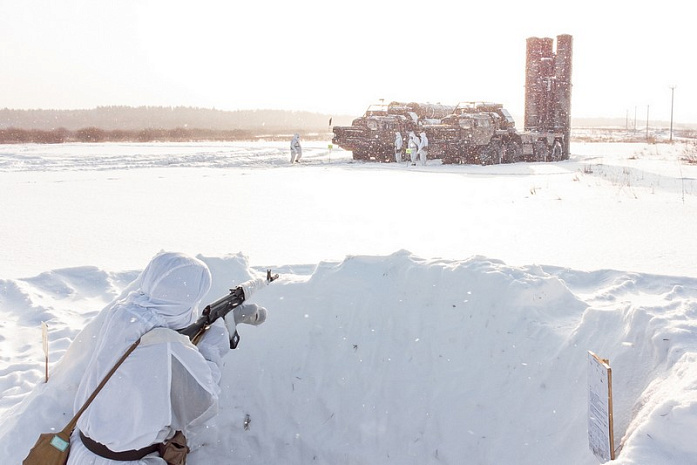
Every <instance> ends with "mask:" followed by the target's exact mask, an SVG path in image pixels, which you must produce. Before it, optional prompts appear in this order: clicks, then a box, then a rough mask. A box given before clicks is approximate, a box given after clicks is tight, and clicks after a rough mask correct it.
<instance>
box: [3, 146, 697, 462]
mask: <svg viewBox="0 0 697 465" xmlns="http://www.w3.org/2000/svg"><path fill="white" fill-rule="evenodd" d="M685 147H686V146H685V145H684V144H681V143H678V144H674V145H663V144H660V145H647V144H629V143H622V144H618V143H575V144H572V157H571V160H569V161H566V162H561V163H519V164H513V165H499V166H488V167H482V166H442V165H440V163H439V162H436V161H432V162H429V164H428V165H427V166H426V167H421V166H416V167H412V166H406V165H395V164H377V163H354V162H352V161H351V156H350V153H348V152H344V151H342V150H338V149H336V148H335V149H334V150H333V151H331V152H330V151H329V149H328V148H327V143H326V142H324V143H323V142H305V143H304V148H305V155H304V158H303V162H302V163H301V164H300V165H295V166H290V165H289V164H288V158H289V154H288V150H287V143H276V142H255V143H251V142H250V143H235V144H229V143H227V144H225V143H220V144H94V145H92V144H74V145H73V144H68V145H52V146H43V145H19V146H0V212H2V228H0V244H2V248H1V250H2V254H1V255H0V344H1V350H0V420H1V421H0V458H2V463H3V464H5V463H7V464H19V463H20V462H21V460H22V459H23V458H24V456H25V455H26V453H27V451H28V449H29V447H30V446H31V445H32V444H33V443H34V442H35V440H36V438H37V437H38V434H39V433H40V432H45V431H49V430H50V429H51V428H62V427H63V426H64V424H65V423H66V422H67V420H68V419H69V417H70V415H71V413H72V412H71V405H72V402H71V400H72V395H73V392H74V389H75V387H76V384H77V382H78V381H79V376H80V372H81V369H82V367H83V366H84V364H85V362H86V360H85V356H86V354H88V353H89V351H90V347H91V345H92V344H93V340H92V339H91V335H92V334H93V332H94V330H95V326H96V322H98V320H93V319H94V317H95V316H96V315H98V313H99V311H100V310H101V309H102V308H103V307H104V306H105V305H106V304H107V303H108V302H109V301H111V300H112V299H114V298H115V297H117V296H118V295H119V293H120V292H121V290H122V289H123V287H124V286H125V285H126V284H127V283H128V282H130V281H131V280H132V279H133V278H134V277H135V276H136V275H137V273H138V271H139V270H140V269H142V267H144V266H145V264H147V262H148V261H149V259H150V258H151V257H152V256H153V255H154V254H155V253H157V252H159V251H160V250H163V249H164V250H173V251H181V252H187V253H191V254H195V255H199V256H200V257H201V258H202V259H203V260H204V261H206V262H207V263H208V264H209V266H210V267H211V269H212V272H213V276H214V286H213V289H212V290H211V293H210V295H209V299H208V300H209V301H212V300H214V299H215V298H217V297H220V296H221V295H223V294H225V293H226V291H227V289H228V288H229V287H230V286H233V285H235V284H237V283H239V282H242V281H244V280H245V279H247V278H249V277H250V276H252V275H258V274H261V273H263V272H264V270H265V269H266V268H267V267H271V268H273V269H274V270H275V271H277V272H279V273H280V274H281V276H282V277H281V279H280V280H279V281H277V282H275V283H274V284H273V285H271V286H269V287H268V288H266V289H265V290H263V291H261V292H259V294H258V295H256V296H255V298H254V301H255V302H257V303H259V304H261V305H264V306H266V307H267V308H268V309H269V312H270V315H269V319H268V321H267V322H266V323H265V324H264V325H262V326H260V327H256V328H255V327H250V328H243V329H242V331H241V332H242V342H241V344H240V348H239V349H238V350H237V351H235V352H233V353H231V354H230V355H228V356H227V359H226V370H225V372H224V374H223V397H222V401H221V404H222V407H221V413H220V415H219V416H218V417H217V418H216V419H214V420H212V421H211V422H210V423H209V425H208V426H207V427H206V428H202V429H201V430H198V431H196V432H195V433H194V434H193V435H192V437H191V441H192V443H193V444H192V448H193V452H192V454H191V455H190V458H189V461H190V462H189V463H190V464H191V465H197V464H212V463H227V462H230V461H240V462H244V463H248V464H280V463H284V464H297V465H301V464H302V465H305V464H308V463H324V464H332V465H334V464H384V463H395V464H399V465H404V464H414V465H416V464H419V465H423V464H424V463H433V464H437V463H444V464H462V463H472V464H497V465H498V464H503V463H506V464H514V463H515V464H519V465H527V464H530V465H532V464H535V465H539V464H555V465H557V464H562V463H564V464H580V465H586V464H588V465H591V464H595V463H597V462H598V460H597V459H596V458H595V456H594V455H593V454H592V452H591V451H590V450H589V447H588V433H587V410H588V382H587V367H586V359H587V354H588V351H589V350H592V351H593V352H595V353H597V354H598V355H600V356H601V357H603V358H607V359H609V360H610V364H611V365H612V369H613V393H614V414H615V417H614V421H615V438H616V441H615V442H616V444H615V446H616V448H617V449H618V459H617V460H616V463H618V464H623V465H629V464H637V465H638V464H642V465H645V464H652V465H655V464H681V465H682V464H687V463H694V462H695V458H694V457H696V456H697V445H695V442H694V439H693V436H694V432H695V431H696V430H697V364H696V363H695V362H696V361H697V266H695V252H696V251H697V246H695V245H694V238H693V235H694V232H695V231H697V166H695V165H689V164H685V163H681V162H680V159H681V157H683V156H684V150H685ZM691 147H692V146H690V148H691ZM42 321H45V322H47V323H48V327H49V339H50V343H49V348H50V375H51V378H50V381H49V383H47V384H46V383H44V356H43V352H42V344H41V329H40V323H41V322H42ZM91 321H96V322H93V323H92V324H90V322H91ZM83 328H84V329H83ZM245 418H249V420H250V423H249V424H248V425H247V426H248V429H245ZM620 445H621V450H620Z"/></svg>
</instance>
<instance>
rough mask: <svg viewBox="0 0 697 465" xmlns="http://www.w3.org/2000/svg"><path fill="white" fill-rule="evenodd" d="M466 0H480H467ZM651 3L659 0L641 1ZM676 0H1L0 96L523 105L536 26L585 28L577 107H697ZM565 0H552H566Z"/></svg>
mask: <svg viewBox="0 0 697 465" xmlns="http://www.w3.org/2000/svg"><path fill="white" fill-rule="evenodd" d="M470 4H471V5H470ZM645 4H650V5H651V7H646V6H645ZM687 5H689V3H685V2H678V1H677V0H665V1H662V2H632V1H628V0H605V1H596V0H584V1H575V2H572V1H562V0H558V1H548V0H528V1H520V0H515V1H510V2H509V1H506V0H501V1H498V2H492V1H487V2H484V1H477V2H469V1H453V0H428V1H412V0H396V1H392V0H333V1H332V0H296V1H291V0H277V1H267V0H252V1H249V2H244V0H242V1H239V0H237V1H230V0H220V1H209V0H196V1H189V2H183V1H177V0H2V2H1V3H0V44H1V48H0V69H1V74H0V76H1V77H0V80H1V82H0V108H13V109H28V108H44V109H48V108H56V109H75V108H94V107H96V106H104V105H130V106H141V105H162V106H179V105H184V106H197V107H205V108H217V109H222V110H236V109H254V108H265V109H266V108H269V109H289V110H309V111H316V112H322V113H328V114H348V115H358V114H362V113H363V111H364V110H365V108H366V107H367V106H368V105H369V104H370V103H373V102H375V101H377V100H378V99H380V98H384V99H385V100H387V101H391V100H400V101H416V102H440V103H444V104H456V103H457V102H458V101H465V100H489V101H496V102H500V103H503V104H504V105H505V106H506V107H507V108H509V109H510V110H511V112H512V113H513V114H514V115H522V113H523V105H524V89H523V85H524V82H525V69H524V67H525V46H526V39H527V38H528V37H556V36H557V35H559V34H571V35H572V36H573V37H574V57H573V91H572V115H573V116H575V117H596V116H607V117H621V118H625V117H626V116H627V115H629V117H630V120H632V123H633V120H634V117H635V113H636V115H637V119H638V120H639V124H640V125H643V124H644V122H645V121H646V114H647V106H648V111H649V118H650V119H651V120H666V121H667V120H669V118H670V108H671V89H670V88H671V86H676V88H675V106H674V115H675V121H676V123H678V122H692V123H697V64H696V63H695V60H696V58H695V44H697V40H696V39H695V35H694V34H695V30H696V29H697V26H696V25H695V19H694V15H693V14H692V13H691V7H689V10H690V11H688V6H687ZM555 6H556V7H555Z"/></svg>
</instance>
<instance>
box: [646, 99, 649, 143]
mask: <svg viewBox="0 0 697 465" xmlns="http://www.w3.org/2000/svg"><path fill="white" fill-rule="evenodd" d="M648 141H649V106H648V105H646V142H648Z"/></svg>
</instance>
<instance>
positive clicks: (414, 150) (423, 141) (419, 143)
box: [394, 131, 428, 166]
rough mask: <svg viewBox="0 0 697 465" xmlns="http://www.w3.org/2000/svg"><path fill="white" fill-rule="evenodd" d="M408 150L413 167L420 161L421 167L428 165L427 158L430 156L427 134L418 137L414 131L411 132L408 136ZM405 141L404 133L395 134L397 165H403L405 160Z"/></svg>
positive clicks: (423, 133)
mask: <svg viewBox="0 0 697 465" xmlns="http://www.w3.org/2000/svg"><path fill="white" fill-rule="evenodd" d="M407 138H408V139H407V150H406V154H407V155H409V160H406V161H407V162H411V164H412V166H414V165H416V161H417V160H418V161H419V162H420V163H421V165H425V164H426V156H427V155H428V137H426V133H425V132H422V133H421V134H419V135H418V136H417V135H416V134H415V133H414V131H409V135H408V136H407ZM404 155H405V154H404V140H403V139H402V133H400V132H399V131H398V132H396V133H395V139H394V159H395V161H396V162H397V163H401V162H402V161H403V160H404V158H405V157H404Z"/></svg>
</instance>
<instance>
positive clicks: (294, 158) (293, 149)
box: [290, 134, 303, 163]
mask: <svg viewBox="0 0 697 465" xmlns="http://www.w3.org/2000/svg"><path fill="white" fill-rule="evenodd" d="M302 156H303V148H302V147H301V146H300V134H294V135H293V139H292V140H291V141H290V162H291V163H295V162H298V161H300V158H301V157H302Z"/></svg>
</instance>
